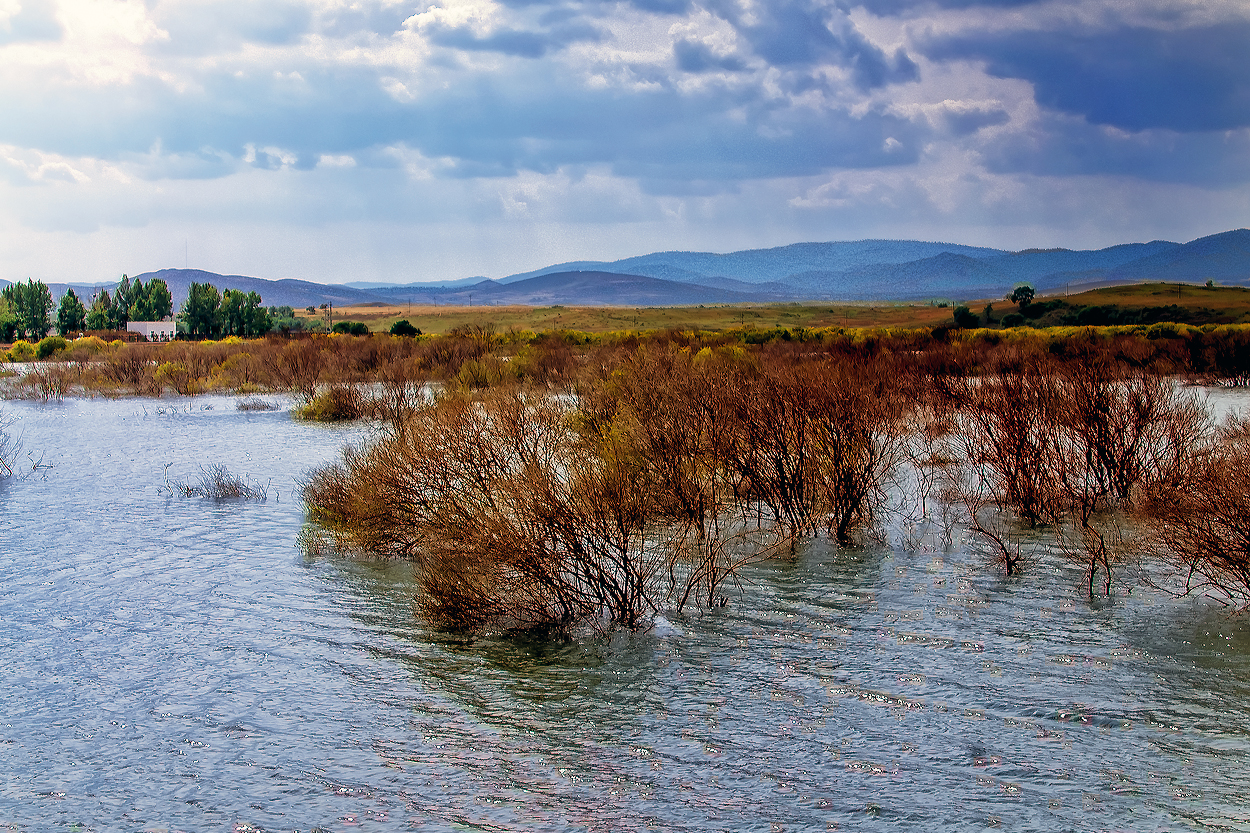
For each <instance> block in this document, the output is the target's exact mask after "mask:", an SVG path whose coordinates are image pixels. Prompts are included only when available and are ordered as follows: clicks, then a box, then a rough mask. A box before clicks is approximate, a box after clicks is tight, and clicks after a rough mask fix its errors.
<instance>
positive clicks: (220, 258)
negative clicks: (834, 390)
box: [0, 0, 1250, 282]
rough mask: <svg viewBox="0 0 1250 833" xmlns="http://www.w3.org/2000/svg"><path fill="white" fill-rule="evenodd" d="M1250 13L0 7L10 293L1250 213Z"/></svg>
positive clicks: (1055, 237)
mask: <svg viewBox="0 0 1250 833" xmlns="http://www.w3.org/2000/svg"><path fill="white" fill-rule="evenodd" d="M1248 58H1250V5H1248V4H1246V3H1245V2H1244V0H1189V1H1188V2H1184V1H1182V0H1143V1H1142V2H1137V0H1114V1H1111V2H1108V1H1104V2H1088V1H1086V0H1072V1H1071V2H1067V1H1065V2H1051V1H1050V0H1045V1H1042V2H1033V0H984V2H975V0H925V2H912V1H911V0H854V2H851V3H839V2H825V1H824V0H706V1H705V2H697V1H696V0H633V2H605V1H602V0H580V1H579V0H551V1H550V2H548V0H502V1H499V0H437V1H436V2H424V1H422V2H411V0H404V2H395V1H394V0H146V2H144V0H0V277H3V278H6V279H8V280H20V279H24V278H26V277H34V278H37V279H42V280H45V281H84V282H94V281H100V280H107V279H113V278H116V276H117V275H118V274H120V273H121V272H128V273H130V274H137V273H140V272H143V271H147V270H151V269H159V268H164V267H170V266H181V265H183V264H184V262H185V263H188V264H189V265H190V266H192V267H198V268H203V269H209V270H211V271H216V272H223V273H235V274H249V275H255V276H258V277H265V278H282V277H296V278H302V279H306V280H314V281H321V282H339V281H351V280H387V281H397V282H407V281H413V280H435V279H443V278H461V277H467V276H470V275H487V276H490V277H502V276H504V275H507V274H510V273H514V272H520V271H524V270H528V269H533V268H537V267H541V266H544V265H547V264H550V263H556V262H562V261H567V260H577V259H602V260H610V259H615V258H620V257H627V256H630V255H636V254H643V253H646V252H650V251H657V250H665V249H691V250H708V251H732V250H736V249H743V248H754V247H761V246H774V245H783V244H787V243H793V242H799V241H811V240H852V239H860V238H866V237H886V238H915V239H926V240H944V241H950V242H958V243H967V244H976V245H989V246H997V247H1002V248H1013V249H1014V248H1024V247H1031V246H1066V247H1070V248H1086V247H1098V246H1104V245H1110V244H1113V243H1119V242H1130V241H1141V240H1150V239H1156V238H1166V239H1170V240H1178V241H1185V240H1189V239H1192V238H1194V237H1198V236H1202V235H1205V234H1211V233H1214V232H1219V231H1224V230H1227V229H1230V228H1238V227H1243V226H1246V225H1250V59H1248Z"/></svg>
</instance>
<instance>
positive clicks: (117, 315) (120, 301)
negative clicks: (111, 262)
mask: <svg viewBox="0 0 1250 833" xmlns="http://www.w3.org/2000/svg"><path fill="white" fill-rule="evenodd" d="M142 292H143V283H142V282H140V281H135V283H134V284H131V283H130V278H129V277H127V276H126V275H122V279H121V282H120V283H118V284H117V291H116V292H114V293H113V308H112V310H111V313H112V314H111V315H110V323H111V324H112V325H113V328H114V329H117V330H124V329H126V324H128V323H129V322H130V306H131V304H133V303H134V302H135V298H136V296H137V295H140V294H142Z"/></svg>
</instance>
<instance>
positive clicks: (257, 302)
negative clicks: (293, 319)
mask: <svg viewBox="0 0 1250 833" xmlns="http://www.w3.org/2000/svg"><path fill="white" fill-rule="evenodd" d="M244 309H245V312H246V319H247V324H246V327H247V333H246V335H247V337H248V338H257V337H259V336H263V335H264V334H265V333H267V332H269V331H270V330H272V329H273V317H272V316H271V315H270V314H269V311H268V310H266V309H265V308H264V307H263V306H261V299H260V295H259V294H258V293H256V292H249V293H247V305H246V307H245V308H244Z"/></svg>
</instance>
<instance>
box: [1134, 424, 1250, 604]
mask: <svg viewBox="0 0 1250 833" xmlns="http://www.w3.org/2000/svg"><path fill="white" fill-rule="evenodd" d="M1148 510H1149V511H1148V513H1147V524H1148V526H1149V528H1150V530H1151V532H1152V533H1153V535H1154V538H1155V541H1156V542H1157V543H1158V544H1159V545H1160V552H1161V554H1162V555H1163V557H1164V558H1165V559H1166V560H1167V561H1168V562H1170V563H1171V564H1173V565H1174V566H1175V568H1176V573H1175V578H1176V580H1177V581H1178V582H1179V585H1180V587H1181V588H1182V590H1183V592H1185V593H1204V594H1206V595H1213V596H1216V597H1218V598H1220V599H1221V600H1223V601H1225V602H1226V603H1228V604H1231V605H1233V606H1235V607H1237V608H1238V609H1242V610H1245V609H1250V415H1245V414H1243V415H1240V416H1235V417H1234V418H1232V419H1231V420H1230V421H1229V423H1228V425H1226V426H1224V427H1223V428H1222V429H1221V430H1220V431H1219V432H1218V433H1217V434H1216V435H1215V437H1214V438H1213V439H1212V441H1211V442H1210V443H1209V444H1208V445H1207V446H1206V447H1204V448H1202V449H1200V450H1199V452H1198V453H1196V454H1193V455H1192V456H1190V457H1188V458H1187V459H1186V461H1185V465H1184V467H1183V469H1182V472H1181V473H1180V476H1178V477H1177V478H1176V479H1174V480H1173V481H1171V482H1163V483H1159V484H1157V486H1156V487H1155V488H1154V489H1153V490H1152V494H1151V495H1150V501H1149V505H1148Z"/></svg>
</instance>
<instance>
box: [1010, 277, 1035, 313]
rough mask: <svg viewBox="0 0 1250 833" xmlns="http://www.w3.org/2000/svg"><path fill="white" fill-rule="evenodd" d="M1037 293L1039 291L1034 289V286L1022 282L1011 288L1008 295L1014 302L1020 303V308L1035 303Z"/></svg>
mask: <svg viewBox="0 0 1250 833" xmlns="http://www.w3.org/2000/svg"><path fill="white" fill-rule="evenodd" d="M1036 295H1037V293H1035V292H1034V291H1033V287H1032V286H1030V285H1029V284H1027V283H1022V284H1019V285H1017V286H1016V288H1015V289H1013V290H1011V294H1010V295H1008V296H1007V300H1008V301H1011V302H1012V303H1013V304H1019V305H1020V308H1021V309H1023V308H1024V307H1027V306H1028V305H1029V304H1031V303H1033V299H1034V298H1035V297H1036Z"/></svg>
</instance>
